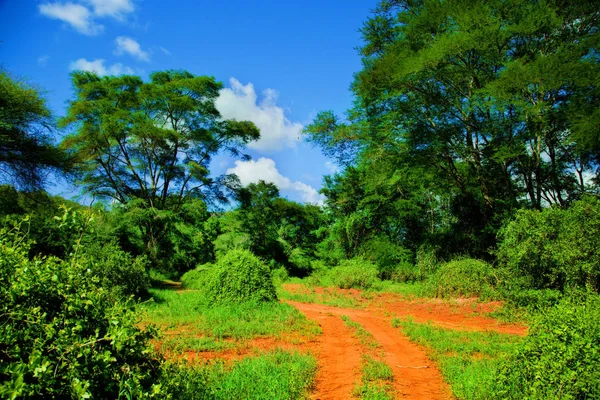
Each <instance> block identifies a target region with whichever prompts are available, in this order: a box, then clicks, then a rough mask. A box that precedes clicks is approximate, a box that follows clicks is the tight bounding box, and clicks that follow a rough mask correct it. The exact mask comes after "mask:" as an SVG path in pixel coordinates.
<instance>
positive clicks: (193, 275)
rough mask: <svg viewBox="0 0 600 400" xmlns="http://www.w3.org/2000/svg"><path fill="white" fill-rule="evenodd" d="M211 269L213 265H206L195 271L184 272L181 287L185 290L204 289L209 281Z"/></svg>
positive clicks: (198, 267)
mask: <svg viewBox="0 0 600 400" xmlns="http://www.w3.org/2000/svg"><path fill="white" fill-rule="evenodd" d="M212 268H213V264H210V263H207V264H202V265H199V266H197V267H196V268H195V269H193V270H191V271H188V272H186V273H185V274H183V276H182V277H181V285H182V286H183V287H184V288H185V289H194V290H202V289H205V288H206V286H207V284H208V282H209V280H210V272H211V270H212Z"/></svg>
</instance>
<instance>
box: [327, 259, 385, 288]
mask: <svg viewBox="0 0 600 400" xmlns="http://www.w3.org/2000/svg"><path fill="white" fill-rule="evenodd" d="M378 273H379V271H378V269H377V266H376V265H375V264H372V263H370V262H368V261H365V260H363V259H361V258H353V259H351V260H344V261H342V262H341V263H340V265H339V266H337V267H334V268H332V269H331V271H330V272H329V276H330V278H331V280H332V282H333V284H334V285H335V286H337V287H339V288H340V289H350V288H355V289H370V288H372V287H373V286H375V285H376V284H377V283H379V282H380V280H379V278H378V277H377V275H378Z"/></svg>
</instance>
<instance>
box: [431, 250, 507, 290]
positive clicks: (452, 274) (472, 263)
mask: <svg viewBox="0 0 600 400" xmlns="http://www.w3.org/2000/svg"><path fill="white" fill-rule="evenodd" d="M497 281H498V280H497V277H496V275H495V273H494V270H493V268H492V266H491V265H489V264H488V263H486V262H484V261H481V260H475V259H472V258H465V259H460V260H454V261H450V262H448V263H445V264H442V265H441V266H440V267H439V268H438V270H437V271H436V272H435V274H433V275H432V276H431V278H430V279H429V282H428V284H429V286H430V290H431V292H432V294H433V295H435V296H437V297H487V298H489V297H495V296H497V294H496V290H495V288H496V286H497V283H498V282H497Z"/></svg>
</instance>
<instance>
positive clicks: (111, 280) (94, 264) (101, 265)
mask: <svg viewBox="0 0 600 400" xmlns="http://www.w3.org/2000/svg"><path fill="white" fill-rule="evenodd" d="M77 258H78V259H80V262H82V263H85V264H86V265H87V266H88V268H89V269H90V271H91V273H92V274H93V275H96V276H97V277H98V278H99V279H100V282H99V283H100V285H101V286H103V287H105V288H110V289H113V290H115V291H117V293H119V294H120V295H122V296H124V297H129V296H135V297H141V296H144V295H146V294H147V292H148V288H149V287H150V276H149V275H148V272H147V271H146V268H147V265H148V261H147V259H146V257H145V256H140V257H133V256H131V255H129V254H128V253H126V252H124V251H123V250H121V248H120V247H119V246H118V245H117V244H115V243H103V244H96V243H93V244H89V245H86V246H85V249H82V250H81V253H80V255H77Z"/></svg>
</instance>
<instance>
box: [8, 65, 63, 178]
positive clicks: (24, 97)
mask: <svg viewBox="0 0 600 400" xmlns="http://www.w3.org/2000/svg"><path fill="white" fill-rule="evenodd" d="M52 126H53V120H52V115H51V113H50V110H48V107H46V102H45V101H44V99H43V98H42V96H41V95H40V93H39V91H38V90H36V89H35V88H33V87H31V86H29V85H26V84H24V83H23V82H19V81H17V80H15V79H14V78H12V77H11V76H10V75H9V74H8V73H7V72H6V71H2V70H0V172H1V173H2V176H0V181H4V182H10V183H13V184H15V185H16V186H17V187H19V188H23V189H28V190H35V189H39V188H41V187H43V186H44V185H43V183H44V173H45V172H47V171H51V170H54V171H57V172H58V171H65V170H66V169H68V168H67V163H66V159H65V157H64V154H62V153H61V152H60V151H59V150H58V149H57V148H56V147H55V146H54V145H53V144H52V141H51V138H50V132H51V130H52Z"/></svg>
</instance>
